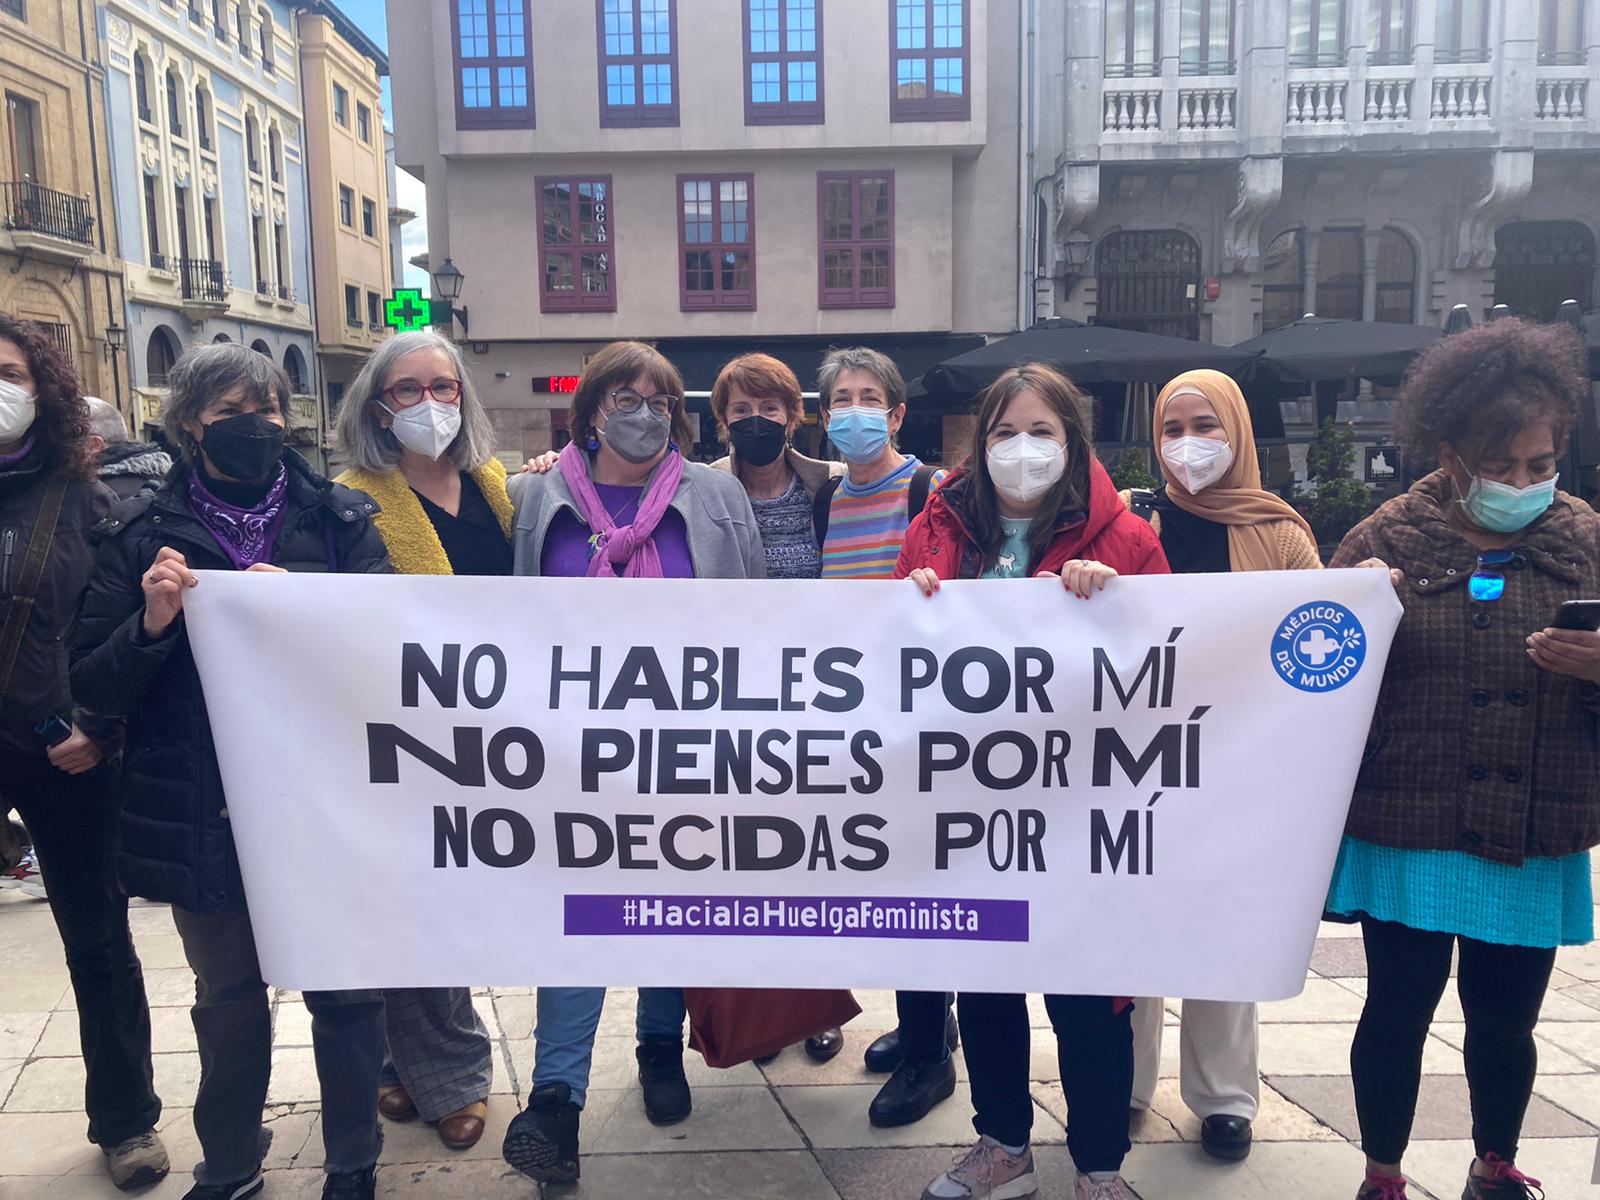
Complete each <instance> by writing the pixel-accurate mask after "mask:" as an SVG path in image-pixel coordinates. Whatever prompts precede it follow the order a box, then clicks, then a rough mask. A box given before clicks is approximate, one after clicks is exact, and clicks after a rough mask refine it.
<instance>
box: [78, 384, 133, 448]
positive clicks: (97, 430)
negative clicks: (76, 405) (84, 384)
mask: <svg viewBox="0 0 1600 1200" xmlns="http://www.w3.org/2000/svg"><path fill="white" fill-rule="evenodd" d="M83 406H84V407H85V408H87V409H88V410H89V432H90V433H92V434H95V435H97V436H98V437H99V438H100V440H101V441H103V442H105V444H106V445H108V446H114V445H116V444H117V443H118V442H125V441H127V440H128V424H127V422H126V421H124V420H123V419H122V414H121V413H120V412H118V411H117V406H116V405H115V404H111V403H108V402H107V401H105V400H102V399H100V397H99V396H85V397H84V398H83Z"/></svg>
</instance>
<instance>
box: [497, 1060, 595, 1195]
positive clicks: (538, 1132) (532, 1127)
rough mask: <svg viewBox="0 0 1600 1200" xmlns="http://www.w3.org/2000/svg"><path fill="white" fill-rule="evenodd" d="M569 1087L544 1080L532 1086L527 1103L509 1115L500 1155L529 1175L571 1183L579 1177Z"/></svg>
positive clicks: (575, 1110)
mask: <svg viewBox="0 0 1600 1200" xmlns="http://www.w3.org/2000/svg"><path fill="white" fill-rule="evenodd" d="M581 1111H582V1110H581V1109H579V1108H578V1106H577V1105H576V1104H574V1103H573V1102H572V1089H571V1088H570V1087H568V1086H567V1085H566V1084H564V1083H547V1084H545V1085H544V1086H543V1087H537V1088H534V1089H533V1095H532V1096H530V1097H529V1098H528V1107H527V1108H525V1109H524V1110H523V1111H522V1112H519V1113H518V1114H517V1115H516V1116H514V1117H512V1118H511V1124H510V1125H509V1126H507V1128H506V1138H505V1141H504V1142H502V1143H501V1145H500V1157H501V1158H503V1159H505V1160H506V1162H508V1163H510V1164H511V1165H512V1166H513V1167H515V1168H516V1169H517V1170H519V1171H521V1172H522V1173H523V1174H524V1175H526V1176H527V1177H528V1178H529V1179H536V1180H538V1181H540V1182H541V1183H572V1182H574V1181H576V1179H577V1178H578V1114H579V1112H581Z"/></svg>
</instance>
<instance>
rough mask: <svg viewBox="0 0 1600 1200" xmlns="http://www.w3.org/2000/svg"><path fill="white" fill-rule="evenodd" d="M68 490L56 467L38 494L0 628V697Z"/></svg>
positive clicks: (30, 612) (4, 687)
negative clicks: (25, 553)
mask: <svg viewBox="0 0 1600 1200" xmlns="http://www.w3.org/2000/svg"><path fill="white" fill-rule="evenodd" d="M66 493H67V476H66V473H65V472H64V471H58V472H56V473H55V474H54V475H52V476H51V477H50V482H48V483H46V484H45V485H44V494H43V495H41V496H40V497H39V511H38V513H37V514H36V516H35V517H34V522H33V536H32V537H31V538H29V539H28V557H27V558H26V559H25V560H24V561H23V564H22V575H21V577H20V578H19V579H18V581H17V589H16V591H14V592H12V593H11V597H10V599H9V601H8V602H7V604H6V621H5V628H4V631H3V632H0V698H4V696H5V694H6V689H7V688H8V687H9V686H10V684H11V669H12V668H13V667H14V666H16V662H17V652H18V651H20V650H21V649H22V637H23V634H24V633H25V632H26V631H27V628H28V618H29V617H30V616H31V615H32V613H33V603H34V600H35V599H36V598H37V596H38V594H39V583H40V581H41V580H43V578H44V564H45V560H46V559H47V558H49V557H50V546H51V545H52V543H54V541H55V537H56V521H57V519H58V518H59V517H60V516H61V499H62V497H63V496H65V495H66Z"/></svg>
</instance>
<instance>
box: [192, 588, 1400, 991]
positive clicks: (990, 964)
mask: <svg viewBox="0 0 1600 1200" xmlns="http://www.w3.org/2000/svg"><path fill="white" fill-rule="evenodd" d="M185 603H186V612H187V626H188V631H189V638H190V640H191V642H192V644H193V647H194V653H195V659H196V661H197V663H198V664H199V668H200V674H201V678H202V681H203V683H204V686H205V694H206V698H207V703H208V707H209V709H210V714H211V724H212V730H213V733H214V735H215V737H216V744H217V751H218V755H219V757H220V760H221V765H222V777H223V783H224V787H225V790H226V793H227V798H228V812H229V816H230V819H231V821H232V824H233V830H234V838H235V841H236V843H237V846H238V850H239V858H240V862H241V865H242V867H243V872H244V882H245V888H246V891H247V894H248V896H249V902H250V913H251V918H252V921H253V923H254V926H255V931H256V942H257V946H258V948H259V952H260V957H261V965H262V970H263V973H264V974H265V976H266V977H267V979H268V980H270V981H271V982H272V983H274V984H277V985H279V986H282V987H289V988H298V989H310V988H354V987H402V986H406V987H425V986H443V985H467V984H471V985H503V986H511V985H529V984H548V985H602V984H603V985H658V986H674V985H685V986H750V987H763V986H773V987H843V986H850V987H895V988H903V989H927V990H961V989H963V988H965V989H971V988H973V987H974V986H979V985H981V986H982V987H983V988H985V989H989V990H997V989H998V990H1014V991H1032V992H1066V993H1094V994H1114V995H1158V996H1159V995H1168V996H1190V997H1196V998H1214V999H1253V1000H1271V999H1279V998H1282V997H1287V996H1292V995H1294V994H1296V993H1298V992H1299V991H1300V988H1301V984H1302V981H1303V979H1304V976H1305V971H1306V966H1307V963H1308V961H1309V958H1310V955H1311V950H1312V946H1313V943H1314V941H1315V938H1316V931H1317V921H1318V918H1319V916H1320V914H1321V911H1322V903H1323V899H1324V893H1325V891H1326V888H1327V883H1328V877H1329V874H1330V872H1331V870H1332V866H1333V861H1334V856H1335V853H1336V851H1337V848H1338V843H1339V837H1340V833H1341V830H1342V828H1343V826H1344V820H1345V814H1346V810H1347V808H1348V806H1349V802H1350V794H1351V790H1352V787H1353V785H1354V782H1355V778H1356V771H1357V768H1358V766H1359V764H1360V761H1361V753H1362V748H1363V746H1364V744H1365V739H1366V735H1367V727H1368V725H1369V723H1370V721H1371V718H1372V711H1373V705H1374V703H1375V701H1376V698H1377V694H1378V687H1379V683H1380V682H1381V680H1382V676H1383V668H1384V662H1385V659H1386V658H1387V656H1388V652H1389V643H1390V639H1391V637H1392V635H1393V633H1394V629H1395V626H1396V624H1397V623H1398V621H1399V617H1400V604H1399V602H1398V600H1397V599H1396V598H1395V595H1394V592H1393V589H1392V588H1391V587H1390V584H1389V580H1388V576H1387V573H1386V572H1383V571H1378V570H1353V571H1300V572H1288V573H1271V574H1267V573H1259V574H1236V575H1190V576H1170V577H1149V578H1137V579H1117V580H1114V581H1113V582H1112V583H1111V585H1110V586H1109V587H1108V588H1107V589H1106V590H1105V591H1104V592H1103V593H1100V594H1098V595H1096V596H1095V597H1094V598H1093V599H1091V600H1088V601H1083V600H1078V599H1076V598H1075V597H1073V596H1071V595H1069V594H1068V593H1066V592H1065V591H1064V590H1063V588H1062V587H1061V586H1060V584H1059V583H1057V582H1052V581H1050V580H1021V581H1016V582H1011V583H1008V584H1007V585H1006V586H1004V587H999V586H995V585H994V584H993V583H985V584H984V585H982V586H979V585H978V584H976V583H949V584H946V585H945V586H944V588H943V590H942V591H941V592H940V593H939V594H938V595H936V596H934V597H933V598H932V599H925V598H924V597H923V596H922V595H921V594H920V593H919V592H918V591H917V589H916V588H915V587H914V586H913V585H912V584H910V583H907V582H900V583H862V582H859V581H858V582H816V583H773V582H765V581H762V582H756V581H748V582H746V581H692V580H616V581H611V580H604V581H599V580H587V579H583V580H561V579H494V578H488V579H453V578H440V577H421V576H418V577H400V576H321V575H271V574H266V575H263V574H243V573H237V574H236V573H205V574H203V575H202V576H201V581H200V585H199V586H198V587H197V588H196V589H195V590H194V591H193V592H191V593H189V595H188V597H187V599H186V601H185Z"/></svg>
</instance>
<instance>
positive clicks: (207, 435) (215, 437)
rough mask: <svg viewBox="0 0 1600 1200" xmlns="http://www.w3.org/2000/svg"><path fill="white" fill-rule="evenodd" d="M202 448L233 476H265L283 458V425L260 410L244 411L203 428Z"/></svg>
mask: <svg viewBox="0 0 1600 1200" xmlns="http://www.w3.org/2000/svg"><path fill="white" fill-rule="evenodd" d="M200 433H201V436H200V448H201V449H202V450H204V451H205V452H206V457H207V458H209V459H210V460H211V465H212V466H214V467H216V469H217V470H218V471H220V472H222V474H224V475H226V476H228V477H229V478H230V479H241V480H245V481H247V482H248V481H250V480H255V479H264V478H265V477H266V476H267V474H268V472H270V471H271V470H272V468H273V465H274V464H275V463H277V461H278V460H279V459H280V458H282V457H283V433H284V430H283V426H282V425H274V424H273V423H272V422H271V421H269V420H267V419H266V418H265V417H263V416H262V415H261V414H260V413H240V414H239V415H238V416H236V417H224V418H223V419H222V420H220V421H213V422H211V424H209V425H206V426H203V427H202V428H201V431H200Z"/></svg>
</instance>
